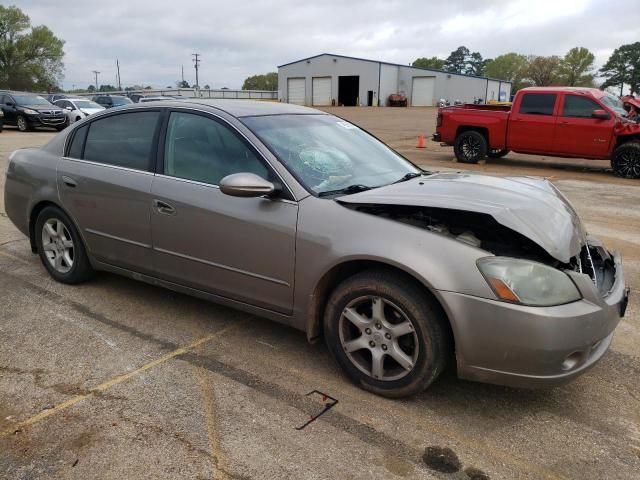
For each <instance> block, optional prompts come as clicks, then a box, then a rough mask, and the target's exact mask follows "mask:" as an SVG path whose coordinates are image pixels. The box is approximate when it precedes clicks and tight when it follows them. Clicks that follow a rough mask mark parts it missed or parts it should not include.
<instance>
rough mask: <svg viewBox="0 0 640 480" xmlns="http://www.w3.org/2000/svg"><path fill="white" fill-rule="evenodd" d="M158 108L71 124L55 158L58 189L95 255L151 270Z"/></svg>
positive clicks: (128, 267) (146, 270)
mask: <svg viewBox="0 0 640 480" xmlns="http://www.w3.org/2000/svg"><path fill="white" fill-rule="evenodd" d="M160 117H161V110H160V109H155V110H151V109H150V110H146V111H145V110H143V111H140V110H136V111H133V112H131V111H129V112H122V113H118V114H116V115H109V116H107V117H102V118H100V119H96V120H94V121H92V122H90V123H88V124H85V125H83V126H82V127H81V128H79V129H77V130H75V132H74V134H73V138H72V139H71V141H70V143H69V145H68V149H67V152H66V156H65V157H64V158H63V159H62V161H61V162H60V163H59V164H58V165H59V166H58V174H57V175H58V177H57V180H58V191H59V192H60V198H61V201H62V205H63V206H64V208H65V209H66V210H67V211H68V212H69V213H70V214H71V216H72V217H73V218H74V220H75V221H76V222H77V224H78V227H79V228H80V230H81V232H82V235H83V237H84V239H85V241H86V244H87V248H88V249H89V251H90V252H91V254H92V255H93V256H94V257H95V258H96V259H97V260H99V261H102V262H105V263H108V264H111V265H115V266H119V267H123V268H127V269H131V270H135V271H139V272H142V273H152V271H153V269H152V263H151V262H152V256H151V227H150V221H149V208H150V207H149V206H150V203H151V199H150V195H151V193H150V192H151V184H152V179H153V173H152V169H151V165H152V160H154V159H155V155H156V152H157V147H156V146H157V138H158V126H159V124H160V122H159V120H160Z"/></svg>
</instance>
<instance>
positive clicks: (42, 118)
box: [26, 114, 67, 127]
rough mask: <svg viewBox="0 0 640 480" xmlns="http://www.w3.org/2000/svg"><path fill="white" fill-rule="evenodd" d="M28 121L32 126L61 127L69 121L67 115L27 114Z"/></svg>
mask: <svg viewBox="0 0 640 480" xmlns="http://www.w3.org/2000/svg"><path fill="white" fill-rule="evenodd" d="M26 119H27V122H28V123H29V125H31V126H32V127H59V126H61V125H64V124H65V123H67V116H66V115H65V114H62V115H45V114H38V115H26Z"/></svg>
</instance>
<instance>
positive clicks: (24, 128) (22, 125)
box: [16, 115, 31, 132]
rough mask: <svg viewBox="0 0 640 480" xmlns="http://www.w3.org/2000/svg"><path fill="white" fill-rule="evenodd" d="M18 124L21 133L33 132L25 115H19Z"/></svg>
mask: <svg viewBox="0 0 640 480" xmlns="http://www.w3.org/2000/svg"><path fill="white" fill-rule="evenodd" d="M16 123H17V125H18V130H20V131H21V132H28V131H29V130H31V126H30V125H29V122H27V119H26V117H25V116H24V115H19V116H18V118H17V120H16Z"/></svg>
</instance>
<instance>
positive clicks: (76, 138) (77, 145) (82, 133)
mask: <svg viewBox="0 0 640 480" xmlns="http://www.w3.org/2000/svg"><path fill="white" fill-rule="evenodd" d="M87 130H89V126H88V125H85V126H83V127H80V128H79V129H77V130H76V131H75V133H74V134H73V138H72V139H71V145H69V152H68V153H67V157H70V158H82V147H83V146H84V139H85V138H86V137H87Z"/></svg>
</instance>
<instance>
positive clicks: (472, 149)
mask: <svg viewBox="0 0 640 480" xmlns="http://www.w3.org/2000/svg"><path fill="white" fill-rule="evenodd" d="M487 148H488V147H487V139H486V138H485V137H484V135H482V134H481V133H480V132H478V131H476V130H467V131H465V132H462V133H461V134H460V135H458V137H457V138H456V141H455V143H454V145H453V151H454V152H455V154H456V158H457V159H458V161H459V162H462V163H478V162H479V161H480V160H482V159H483V158H485V157H486V156H487Z"/></svg>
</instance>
